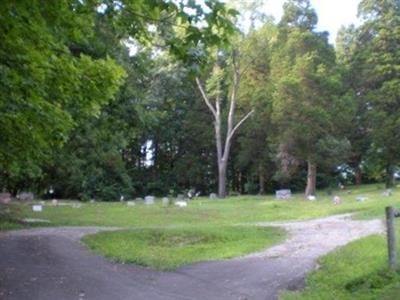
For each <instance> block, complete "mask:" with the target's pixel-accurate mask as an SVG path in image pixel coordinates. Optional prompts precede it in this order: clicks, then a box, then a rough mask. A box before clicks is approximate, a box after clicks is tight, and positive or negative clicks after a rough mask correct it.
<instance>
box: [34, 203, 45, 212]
mask: <svg viewBox="0 0 400 300" xmlns="http://www.w3.org/2000/svg"><path fill="white" fill-rule="evenodd" d="M32 210H33V211H34V212H41V211H42V210H43V206H42V205H40V204H35V205H32Z"/></svg>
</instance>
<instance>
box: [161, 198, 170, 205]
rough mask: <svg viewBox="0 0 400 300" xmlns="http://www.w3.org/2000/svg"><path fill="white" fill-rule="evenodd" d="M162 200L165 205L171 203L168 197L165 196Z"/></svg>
mask: <svg viewBox="0 0 400 300" xmlns="http://www.w3.org/2000/svg"><path fill="white" fill-rule="evenodd" d="M161 201H162V205H164V206H167V205H169V199H168V197H163V198H162V199H161Z"/></svg>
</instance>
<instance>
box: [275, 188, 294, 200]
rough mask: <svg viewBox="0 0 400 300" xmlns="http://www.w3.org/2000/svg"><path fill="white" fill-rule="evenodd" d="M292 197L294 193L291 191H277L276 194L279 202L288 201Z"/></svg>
mask: <svg viewBox="0 0 400 300" xmlns="http://www.w3.org/2000/svg"><path fill="white" fill-rule="evenodd" d="M291 197H292V191H291V190H289V189H283V190H277V191H276V192H275V198H276V199H278V200H287V199H290V198H291Z"/></svg>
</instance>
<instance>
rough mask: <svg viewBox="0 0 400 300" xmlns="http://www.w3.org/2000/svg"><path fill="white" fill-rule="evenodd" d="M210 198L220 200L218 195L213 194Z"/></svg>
mask: <svg viewBox="0 0 400 300" xmlns="http://www.w3.org/2000/svg"><path fill="white" fill-rule="evenodd" d="M209 198H210V199H211V200H215V199H218V196H217V194H216V193H211V194H210V197H209Z"/></svg>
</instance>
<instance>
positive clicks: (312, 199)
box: [307, 195, 317, 201]
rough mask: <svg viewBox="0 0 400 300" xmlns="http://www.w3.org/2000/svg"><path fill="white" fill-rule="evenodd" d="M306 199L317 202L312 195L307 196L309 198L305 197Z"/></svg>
mask: <svg viewBox="0 0 400 300" xmlns="http://www.w3.org/2000/svg"><path fill="white" fill-rule="evenodd" d="M307 199H308V200H309V201H315V200H317V197H315V196H314V195H309V196H308V197H307Z"/></svg>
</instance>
